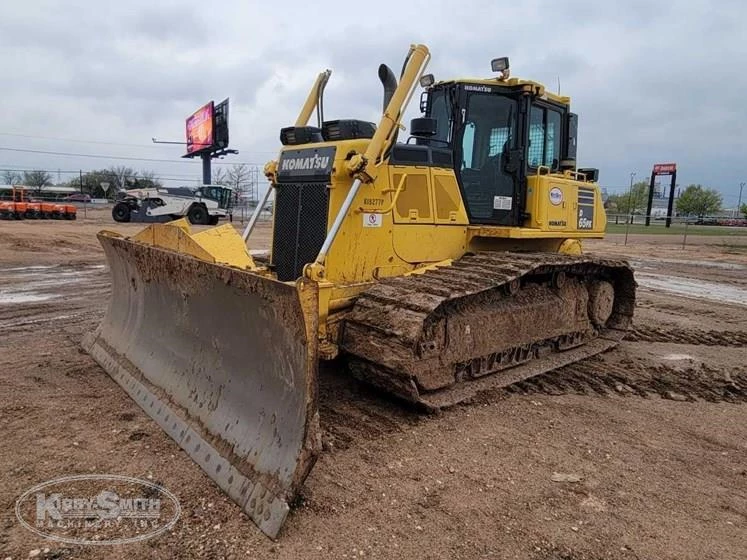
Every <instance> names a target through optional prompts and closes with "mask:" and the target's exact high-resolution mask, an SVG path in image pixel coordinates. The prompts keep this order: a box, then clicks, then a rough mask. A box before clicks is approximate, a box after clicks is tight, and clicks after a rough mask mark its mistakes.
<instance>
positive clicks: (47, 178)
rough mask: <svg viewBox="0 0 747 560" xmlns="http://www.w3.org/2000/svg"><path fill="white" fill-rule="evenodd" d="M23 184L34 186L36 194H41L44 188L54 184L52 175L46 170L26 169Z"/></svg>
mask: <svg viewBox="0 0 747 560" xmlns="http://www.w3.org/2000/svg"><path fill="white" fill-rule="evenodd" d="M23 184H24V185H26V186H27V187H33V188H34V192H35V194H36V195H39V194H41V191H42V188H44V187H45V186H46V185H51V184H52V175H50V174H49V173H47V172H46V171H41V170H38V171H24V172H23Z"/></svg>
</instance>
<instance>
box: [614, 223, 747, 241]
mask: <svg viewBox="0 0 747 560" xmlns="http://www.w3.org/2000/svg"><path fill="white" fill-rule="evenodd" d="M607 233H623V234H624V233H625V224H623V223H620V224H616V223H615V222H614V221H613V222H608V223H607ZM628 233H629V234H631V235H636V234H645V235H683V234H684V233H685V224H672V225H671V226H670V227H668V228H667V227H664V224H663V223H656V224H654V223H652V224H651V225H650V226H645V225H643V224H631V225H630V229H629V230H628ZM687 235H712V236H720V237H732V236H733V237H747V228H745V227H730V226H691V225H688V226H687Z"/></svg>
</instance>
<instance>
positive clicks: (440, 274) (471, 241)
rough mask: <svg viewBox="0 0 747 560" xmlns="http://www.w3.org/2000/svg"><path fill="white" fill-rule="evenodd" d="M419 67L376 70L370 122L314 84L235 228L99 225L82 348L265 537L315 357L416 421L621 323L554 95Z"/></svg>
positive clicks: (594, 205)
mask: <svg viewBox="0 0 747 560" xmlns="http://www.w3.org/2000/svg"><path fill="white" fill-rule="evenodd" d="M429 59H430V54H429V51H428V49H427V47H425V46H424V45H413V46H412V47H411V48H410V50H409V53H408V54H407V57H406V59H405V63H404V66H403V69H402V72H401V74H400V77H399V80H398V79H397V77H396V76H395V74H394V73H393V72H392V71H391V70H390V69H389V68H388V67H387V66H386V65H381V66H380V68H379V77H380V79H381V81H382V83H383V89H384V103H383V105H384V109H383V112H382V115H381V119H380V122H379V123H378V124H374V123H370V122H366V121H361V120H352V119H349V120H335V121H325V120H324V118H323V114H322V107H323V103H322V96H323V92H324V88H325V85H326V83H327V81H328V79H329V77H330V72H329V71H326V72H322V73H321V74H319V76H318V77H317V79H316V81H315V83H314V85H313V87H312V89H311V92H310V94H309V96H308V99H307V100H306V103H305V104H304V106H303V108H302V110H301V112H300V114H299V116H298V118H297V120H296V122H295V124H294V125H293V126H289V127H286V128H283V129H282V130H281V133H280V139H281V142H282V148H281V149H280V155H279V158H278V159H277V160H275V161H272V162H270V163H268V164H267V165H266V166H265V174H266V176H267V177H268V179H269V182H270V186H271V188H269V189H268V190H267V193H266V194H265V195H264V199H263V200H262V201H261V204H260V205H259V206H258V208H257V210H256V212H255V213H254V215H253V216H252V219H251V220H250V222H249V224H248V226H247V228H246V229H245V231H244V232H243V235H242V234H240V233H239V232H238V231H236V230H235V229H234V227H233V226H232V225H229V224H226V225H223V226H219V227H215V228H210V229H205V230H204V231H200V232H198V233H192V232H191V231H190V228H189V225H188V224H187V223H186V222H185V221H184V220H179V221H176V222H173V223H169V224H153V225H151V226H149V227H147V228H146V229H144V230H143V231H141V232H140V233H138V234H137V235H135V236H133V237H130V238H126V237H122V236H120V235H118V234H116V233H113V232H107V231H103V232H101V233H99V239H100V241H101V244H102V245H103V247H104V250H105V252H106V257H107V259H108V262H109V266H110V269H111V275H112V299H111V302H110V305H109V309H108V311H107V313H106V315H105V317H104V319H103V321H102V323H101V325H100V326H99V328H98V329H97V330H96V331H95V332H93V333H90V334H89V335H87V336H86V337H85V339H84V342H83V345H84V347H85V349H86V350H87V351H88V352H89V353H90V354H91V355H92V356H93V358H94V359H95V360H96V361H97V362H98V363H99V364H101V366H102V367H103V368H104V369H105V370H106V371H107V372H108V373H109V374H110V375H111V376H112V377H113V378H114V380H115V381H116V382H117V383H119V384H120V385H121V386H122V387H123V388H124V390H125V391H126V392H127V393H128V394H129V395H130V396H131V397H132V398H133V399H134V400H136V401H137V402H138V403H139V405H140V406H141V407H142V408H143V409H144V410H145V411H146V412H147V413H148V414H149V415H150V416H151V417H152V418H153V419H154V420H155V421H156V423H158V424H159V425H160V426H161V427H162V428H163V429H164V430H165V431H166V432H167V433H168V434H169V435H170V436H171V437H172V438H174V439H175V440H176V441H177V442H178V444H179V445H180V446H181V447H182V448H183V449H184V451H185V452H186V453H187V454H188V455H189V456H190V457H191V458H192V459H193V460H194V461H195V462H196V463H197V464H198V465H199V466H200V467H201V468H202V469H204V471H205V472H206V473H207V474H208V475H209V476H210V477H211V478H212V479H213V480H214V481H215V482H216V483H217V484H218V485H219V486H220V487H221V488H222V489H223V490H224V491H225V492H226V493H227V494H228V495H229V496H230V497H231V498H232V499H233V500H234V501H235V502H236V503H237V504H238V505H239V506H240V507H241V508H242V509H243V510H244V511H245V512H246V513H247V514H248V515H249V516H250V517H251V519H253V520H254V521H255V523H256V524H257V525H258V526H259V528H260V529H261V530H262V531H264V532H265V533H266V534H267V535H269V536H271V537H274V536H276V535H277V533H278V531H279V530H280V528H281V525H282V524H283V521H284V519H285V517H286V515H287V513H288V511H289V503H290V502H291V501H292V499H293V498H294V496H295V495H296V493H297V491H298V490H299V488H300V487H301V485H302V484H303V481H304V479H305V478H306V476H307V475H308V473H309V471H310V470H311V468H312V466H313V464H314V462H315V460H316V457H317V456H318V454H319V453H320V450H321V435H320V434H321V431H320V426H319V415H318V409H317V392H318V381H317V374H318V364H319V362H320V360H331V359H333V358H336V357H338V356H339V357H340V361H341V362H344V363H345V364H346V367H347V369H348V371H349V372H350V374H351V375H353V376H355V377H356V378H359V379H361V380H362V381H364V382H366V383H370V384H373V385H375V386H377V387H379V388H381V389H383V390H384V391H387V392H389V393H391V394H393V395H395V396H396V397H399V398H401V399H404V400H405V401H410V402H412V403H416V406H419V407H421V408H423V409H431V410H432V409H438V408H441V407H446V406H449V405H452V404H454V403H457V402H460V401H463V400H464V399H468V398H470V397H472V396H474V395H475V394H476V393H478V392H483V391H486V390H489V389H491V388H495V387H501V386H505V385H508V384H511V383H514V382H517V381H519V380H522V379H525V378H528V377H531V376H533V375H537V374H540V373H543V372H547V371H549V370H552V369H554V368H557V367H559V366H562V365H565V364H568V363H572V362H574V361H577V360H581V359H583V358H586V357H588V356H591V355H593V354H596V353H598V352H601V351H604V350H606V349H608V348H610V347H612V346H614V345H615V344H617V342H618V341H619V340H620V339H621V338H622V337H623V335H624V333H625V331H626V329H628V328H629V325H630V324H631V321H632V316H633V309H634V305H635V282H634V280H633V272H632V270H631V268H630V267H629V266H628V264H627V263H626V262H624V261H618V260H611V259H599V258H592V257H590V256H585V255H583V254H582V252H581V241H582V240H583V239H589V238H600V237H603V235H604V230H605V226H606V217H605V213H604V209H603V205H602V200H601V195H600V189H599V187H598V184H597V174H598V172H597V170H596V169H590V168H587V169H580V168H578V167H577V166H576V141H577V116H576V115H575V114H574V113H571V112H570V100H569V98H567V97H563V96H560V95H555V94H553V93H551V92H549V91H547V90H546V89H545V88H544V87H543V86H542V85H541V84H538V83H536V82H533V81H530V80H524V79H518V78H515V77H511V76H510V71H509V64H508V59H506V58H499V59H495V60H493V61H492V68H493V70H494V72H496V76H494V77H491V78H487V79H454V80H444V81H436V80H435V79H434V77H433V76H432V75H430V74H425V73H424V72H425V69H426V66H427V64H428V62H429ZM418 86H421V87H422V88H423V91H422V95H421V97H420V108H421V111H422V113H423V116H422V117H419V118H415V119H413V120H412V122H411V124H410V128H409V137H408V138H407V139H406V140H404V141H400V140H402V139H399V140H398V136H399V135H401V134H402V129H403V127H402V125H401V120H402V117H403V114H404V111H405V108H406V107H407V105H408V102H409V101H410V99H411V97H412V96H413V95H414V93H415V91H416V90H417V89H418ZM315 111H316V114H317V123H316V125H317V126H312V125H310V124H309V121H310V119H311V117H312V115H313V114H314V112H315ZM270 193H274V203H273V224H272V233H273V235H272V247H271V251H270V253H269V256H266V257H265V258H259V257H256V258H255V257H253V256H252V253H251V252H250V251H249V249H248V248H247V246H246V240H247V239H248V238H249V235H250V233H251V231H252V229H253V228H254V226H255V224H256V222H257V217H258V216H259V213H260V212H261V210H262V207H263V206H265V205H266V203H267V200H268V197H269V196H270Z"/></svg>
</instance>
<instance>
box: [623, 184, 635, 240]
mask: <svg viewBox="0 0 747 560" xmlns="http://www.w3.org/2000/svg"><path fill="white" fill-rule="evenodd" d="M633 179H635V171H633V172H631V174H630V190H628V219H627V220H625V245H627V244H628V230H629V229H630V222H632V221H633V207H632V204H633Z"/></svg>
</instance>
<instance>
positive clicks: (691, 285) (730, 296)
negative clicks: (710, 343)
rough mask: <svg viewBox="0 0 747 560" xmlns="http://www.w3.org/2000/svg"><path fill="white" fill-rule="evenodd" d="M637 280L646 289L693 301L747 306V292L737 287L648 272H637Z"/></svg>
mask: <svg viewBox="0 0 747 560" xmlns="http://www.w3.org/2000/svg"><path fill="white" fill-rule="evenodd" d="M635 279H636V281H637V282H638V284H639V285H641V286H643V287H644V288H650V289H653V290H661V291H663V292H669V293H672V294H679V295H681V296H684V297H688V298H692V299H699V300H708V301H717V302H720V303H731V304H737V305H747V290H745V289H743V288H738V287H736V286H729V285H727V284H719V283H718V282H707V281H704V280H692V279H689V278H682V277H680V276H667V275H665V274H651V273H648V272H636V273H635Z"/></svg>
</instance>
